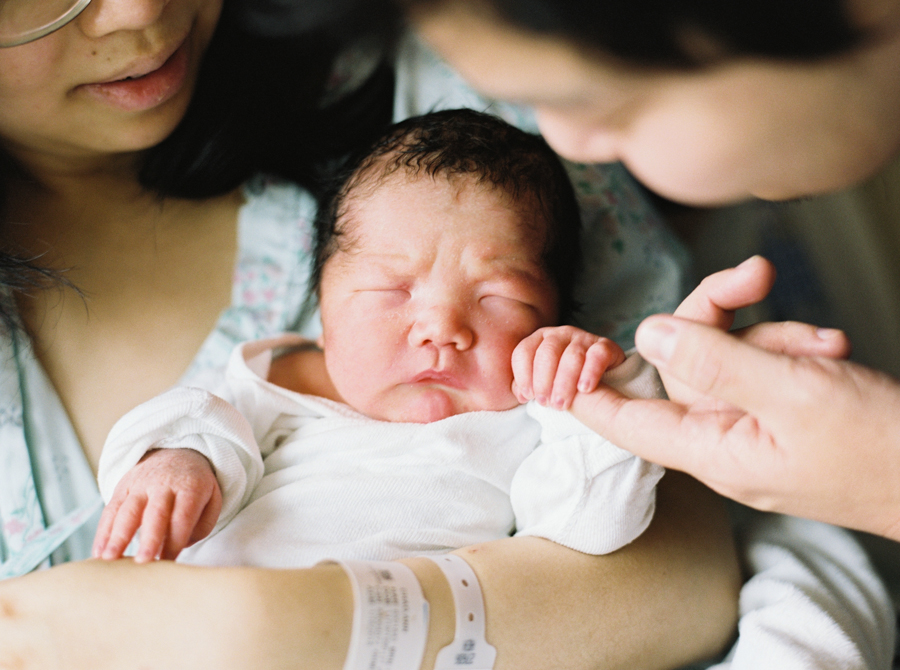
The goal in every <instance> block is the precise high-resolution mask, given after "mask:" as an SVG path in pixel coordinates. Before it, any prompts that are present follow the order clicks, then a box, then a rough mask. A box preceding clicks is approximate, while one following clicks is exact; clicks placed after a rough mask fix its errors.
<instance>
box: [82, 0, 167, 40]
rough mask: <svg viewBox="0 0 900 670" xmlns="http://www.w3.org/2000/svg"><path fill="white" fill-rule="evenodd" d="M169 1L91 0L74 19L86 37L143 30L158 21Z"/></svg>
mask: <svg viewBox="0 0 900 670" xmlns="http://www.w3.org/2000/svg"><path fill="white" fill-rule="evenodd" d="M169 2H170V0H92V2H91V4H89V5H88V6H87V8H86V9H85V10H84V11H83V12H82V13H81V15H80V16H79V17H78V18H77V19H76V21H78V25H79V27H80V28H81V31H82V32H83V33H84V34H85V35H87V36H88V37H103V36H104V35H108V34H110V33H114V32H116V31H119V30H143V29H144V28H147V27H149V26H151V25H153V24H154V23H156V22H157V21H158V20H159V17H160V15H161V14H162V13H163V10H164V9H165V7H166V5H167V4H169Z"/></svg>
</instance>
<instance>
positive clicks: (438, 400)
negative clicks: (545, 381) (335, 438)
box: [370, 387, 519, 423]
mask: <svg viewBox="0 0 900 670" xmlns="http://www.w3.org/2000/svg"><path fill="white" fill-rule="evenodd" d="M518 405H519V403H518V401H517V400H516V398H515V397H514V396H513V395H512V394H510V395H509V397H508V398H503V399H493V400H491V401H487V400H485V399H483V398H471V397H468V396H467V395H465V394H462V395H461V394H460V393H459V392H458V391H450V390H447V389H444V388H442V387H428V388H425V389H420V390H418V391H417V392H416V393H415V394H414V395H412V397H409V398H404V399H403V401H402V402H398V403H397V404H396V406H391V407H386V408H384V409H383V411H382V412H380V413H379V414H381V415H380V416H373V415H371V414H370V416H373V418H376V419H380V420H382V421H392V422H396V423H433V422H435V421H441V420H442V419H447V418H450V417H451V416H456V415H457V414H465V413H466V412H479V411H494V412H499V411H503V410H507V409H512V408H514V407H517V406H518Z"/></svg>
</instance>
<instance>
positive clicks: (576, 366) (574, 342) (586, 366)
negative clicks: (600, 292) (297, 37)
mask: <svg viewBox="0 0 900 670" xmlns="http://www.w3.org/2000/svg"><path fill="white" fill-rule="evenodd" d="M624 360H625V352H623V351H622V348H621V347H620V346H619V345H618V344H616V343H615V342H613V341H612V340H610V339H607V338H605V337H600V336H599V335H593V334H591V333H588V332H586V331H584V330H581V329H580V328H575V327H574V326H554V327H551V328H540V329H539V330H536V331H535V332H533V333H532V334H531V335H529V336H528V337H526V338H525V339H524V340H522V341H521V342H519V344H518V345H517V346H516V348H515V350H514V351H513V354H512V369H513V393H515V394H516V398H518V400H519V402H528V401H529V400H536V401H537V402H538V403H539V404H541V405H545V406H548V407H553V408H554V409H561V410H567V409H569V407H570V406H571V404H572V400H573V399H574V398H575V394H576V393H590V392H591V391H593V390H594V389H595V388H597V385H598V384H599V383H600V378H601V377H602V376H603V373H604V372H606V370H608V369H609V368H614V367H615V366H617V365H619V364H621V363H622V362H623V361H624Z"/></svg>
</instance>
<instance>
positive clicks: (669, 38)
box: [400, 0, 864, 68]
mask: <svg viewBox="0 0 900 670" xmlns="http://www.w3.org/2000/svg"><path fill="white" fill-rule="evenodd" d="M400 2H401V4H402V5H403V6H405V7H429V6H435V7H437V6H440V5H441V4H442V3H443V2H445V0H400ZM848 2H849V0H726V1H723V0H472V3H471V4H472V5H473V6H474V7H476V8H477V7H481V8H486V9H492V10H494V11H496V12H497V13H498V14H499V15H500V16H501V17H502V18H504V19H506V20H507V21H509V22H510V23H511V24H513V25H516V26H519V27H522V28H525V29H527V30H530V31H533V32H537V33H540V34H544V35H549V36H553V37H560V38H563V39H566V40H568V41H570V42H574V43H575V44H577V45H579V46H581V47H584V48H586V49H588V50H591V51H597V52H600V53H603V54H607V55H609V56H612V57H615V58H619V59H622V60H624V61H626V62H630V63H634V64H638V65H648V66H662V67H676V68H696V67H701V66H704V65H710V64H714V63H716V62H718V61H719V60H721V59H723V58H729V57H734V56H758V57H763V58H777V59H787V60H810V59H817V58H822V57H826V56H831V55H834V54H838V53H841V52H843V51H845V50H847V49H850V48H852V47H854V46H855V45H857V44H859V43H860V42H861V41H862V39H863V38H864V36H863V35H862V34H861V31H860V30H859V29H858V28H856V27H855V26H854V25H853V23H852V21H851V20H850V17H849V14H848V9H847V4H848ZM697 38H700V39H699V40H698V39H697Z"/></svg>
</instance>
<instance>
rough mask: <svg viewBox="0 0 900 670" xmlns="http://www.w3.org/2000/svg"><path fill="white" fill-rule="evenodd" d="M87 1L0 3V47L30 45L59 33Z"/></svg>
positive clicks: (14, 0)
mask: <svg viewBox="0 0 900 670" xmlns="http://www.w3.org/2000/svg"><path fill="white" fill-rule="evenodd" d="M90 2H91V0H0V47H14V46H18V45H19V44H25V43H26V42H32V41H34V40H36V39H38V38H40V37H43V36H44V35H49V34H50V33H52V32H53V31H54V30H59V29H60V28H62V27H63V26H64V25H66V24H67V23H69V21H71V20H72V19H74V18H75V17H76V16H78V15H79V14H80V13H81V12H82V10H83V9H84V8H85V7H87V6H88V4H90Z"/></svg>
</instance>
